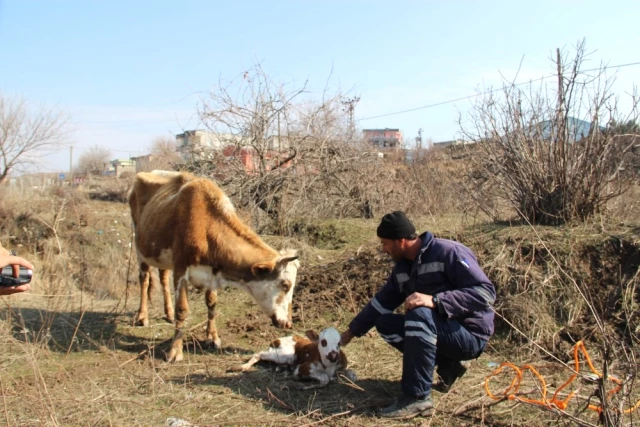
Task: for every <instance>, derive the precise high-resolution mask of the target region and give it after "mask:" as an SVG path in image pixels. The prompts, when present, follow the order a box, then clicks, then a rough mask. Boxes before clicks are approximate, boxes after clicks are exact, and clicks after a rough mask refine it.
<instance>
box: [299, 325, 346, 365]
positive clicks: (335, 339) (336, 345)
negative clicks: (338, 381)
mask: <svg viewBox="0 0 640 427" xmlns="http://www.w3.org/2000/svg"><path fill="white" fill-rule="evenodd" d="M306 335H307V338H309V339H310V340H311V341H313V342H317V343H318V352H319V353H320V358H321V359H322V363H324V364H325V365H328V364H330V363H336V362H338V359H339V358H340V332H338V331H337V330H336V328H334V327H329V328H326V329H323V330H322V331H321V332H320V335H319V336H318V334H316V333H315V331H313V330H309V331H306Z"/></svg>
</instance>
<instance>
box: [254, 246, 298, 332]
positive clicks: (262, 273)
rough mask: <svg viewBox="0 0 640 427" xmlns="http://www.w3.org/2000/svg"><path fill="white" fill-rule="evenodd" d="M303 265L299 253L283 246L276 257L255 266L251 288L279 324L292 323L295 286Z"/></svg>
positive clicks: (264, 308) (257, 300)
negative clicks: (284, 248)
mask: <svg viewBox="0 0 640 427" xmlns="http://www.w3.org/2000/svg"><path fill="white" fill-rule="evenodd" d="M299 267H300V261H298V255H297V254H296V253H295V252H294V251H291V250H282V251H280V255H279V257H278V258H277V259H276V260H275V261H271V262H261V263H257V264H255V265H254V266H253V267H252V268H251V272H252V274H253V276H254V278H255V279H254V281H253V283H252V284H251V285H250V290H249V292H250V293H251V295H253V297H254V298H255V300H256V302H257V303H258V305H260V308H261V309H262V311H263V312H264V313H265V314H266V315H267V316H269V317H270V318H271V321H272V322H273V325H274V326H276V327H278V328H283V329H284V328H286V329H289V328H291V326H292V320H291V311H292V299H293V288H294V287H295V285H296V276H297V274H298V268H299Z"/></svg>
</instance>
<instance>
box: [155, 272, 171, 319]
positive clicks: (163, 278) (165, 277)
mask: <svg viewBox="0 0 640 427" xmlns="http://www.w3.org/2000/svg"><path fill="white" fill-rule="evenodd" d="M170 274H171V273H170V271H169V270H160V269H158V275H159V276H160V284H162V292H163V294H164V314H165V319H167V322H169V323H173V322H174V314H173V302H172V296H171V288H170V286H169V285H170V284H169V281H170V280H169V275H170Z"/></svg>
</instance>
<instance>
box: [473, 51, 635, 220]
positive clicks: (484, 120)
mask: <svg viewBox="0 0 640 427" xmlns="http://www.w3.org/2000/svg"><path fill="white" fill-rule="evenodd" d="M585 58H586V51H585V43H584V41H583V42H581V43H579V44H578V46H577V48H576V52H575V56H574V57H573V58H571V59H570V58H569V56H568V54H567V53H566V52H564V53H563V52H560V50H558V51H557V55H556V57H555V58H554V59H553V61H554V64H555V70H556V72H557V78H558V83H557V86H556V87H557V88H556V89H553V90H546V89H545V87H544V86H543V87H542V88H539V89H536V88H534V87H533V86H532V85H531V84H530V85H529V86H525V87H520V86H519V85H516V84H515V83H513V82H507V81H505V83H504V85H503V88H502V91H501V92H498V93H496V92H494V91H490V92H487V93H486V94H485V95H484V96H483V97H481V98H480V99H479V101H478V102H477V103H476V105H475V107H474V108H473V110H472V112H471V114H470V116H471V124H470V125H467V124H465V123H463V122H462V120H460V126H461V129H462V132H463V134H464V136H465V137H466V138H467V139H470V140H472V141H474V142H477V144H476V147H474V151H475V153H474V155H473V156H472V157H471V158H472V160H473V161H475V166H476V168H475V169H474V170H473V173H472V174H471V178H472V184H473V187H472V188H471V189H470V194H473V195H475V197H476V199H477V200H478V201H479V203H480V205H482V206H483V207H484V208H485V209H486V211H487V213H488V214H490V215H492V216H494V217H496V218H497V217H499V216H500V215H501V212H499V210H498V209H493V208H492V206H491V205H490V204H489V203H491V202H492V201H497V202H498V204H497V205H496V206H500V204H499V202H506V205H507V206H509V207H511V208H512V209H513V210H514V211H516V212H517V213H518V215H519V216H521V217H522V218H523V219H527V220H529V221H530V222H532V223H538V224H558V223H563V222H566V221H570V220H573V219H578V220H583V219H586V218H588V217H590V216H592V215H593V214H594V213H597V212H598V211H600V210H601V209H602V208H603V207H604V206H605V204H606V202H607V201H608V200H610V199H611V198H613V197H616V196H618V195H620V194H621V193H622V192H624V191H625V190H626V189H627V188H629V181H628V180H626V179H624V177H623V176H620V175H619V174H618V170H619V169H621V168H622V167H623V166H624V159H625V158H626V156H624V153H626V152H627V151H628V150H630V149H632V148H633V146H634V144H636V142H635V138H633V141H630V142H629V143H628V144H627V146H625V147H622V148H620V143H618V141H619V140H620V138H621V135H619V134H613V133H610V132H609V133H608V132H606V126H607V124H609V123H611V122H613V121H616V122H626V121H628V120H633V119H635V118H636V117H637V109H636V105H637V100H638V99H637V97H635V96H634V99H633V108H632V110H631V111H630V112H629V113H627V114H626V115H624V117H621V116H623V115H622V114H621V113H620V112H619V110H618V108H617V99H616V98H615V97H614V96H613V94H612V91H611V85H612V83H613V80H612V79H611V78H607V76H606V74H605V71H606V70H605V68H604V67H602V68H600V69H598V70H595V72H594V71H590V72H585V71H582V65H583V64H584V61H585Z"/></svg>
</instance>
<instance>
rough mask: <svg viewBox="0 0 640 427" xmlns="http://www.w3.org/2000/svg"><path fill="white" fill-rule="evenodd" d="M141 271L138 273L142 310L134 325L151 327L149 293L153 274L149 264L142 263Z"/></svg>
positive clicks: (139, 310) (140, 309)
mask: <svg viewBox="0 0 640 427" xmlns="http://www.w3.org/2000/svg"><path fill="white" fill-rule="evenodd" d="M139 267H140V271H139V273H138V281H139V282H140V308H139V309H138V314H137V315H136V319H135V320H134V322H133V324H134V325H136V326H149V293H150V292H151V289H150V288H151V287H150V286H149V285H150V281H151V280H152V279H151V273H150V271H149V264H147V263H146V262H141V263H140V266H139Z"/></svg>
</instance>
